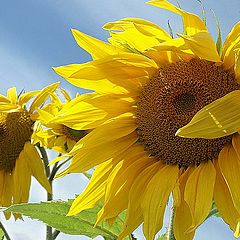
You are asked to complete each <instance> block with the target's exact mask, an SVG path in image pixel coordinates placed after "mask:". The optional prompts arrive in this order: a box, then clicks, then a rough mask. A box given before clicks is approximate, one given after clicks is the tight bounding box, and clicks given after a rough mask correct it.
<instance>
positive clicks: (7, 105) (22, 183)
mask: <svg viewBox="0 0 240 240" xmlns="http://www.w3.org/2000/svg"><path fill="white" fill-rule="evenodd" d="M57 86H58V83H56V84H52V85H50V86H48V87H46V88H44V89H43V90H41V91H32V92H27V93H24V94H21V95H20V96H19V97H18V95H17V91H16V88H15V87H13V88H10V89H8V91H7V96H6V97H5V96H3V95H0V152H1V156H0V179H1V181H0V191H1V195H0V205H1V206H4V207H6V206H9V205H11V204H18V203H24V202H27V201H28V198H29V190H30V185H31V176H33V177H35V178H36V179H37V181H38V182H39V183H40V184H41V185H42V186H43V187H44V188H45V189H46V190H47V191H48V192H49V193H50V192H51V186H50V184H49V181H48V179H47V177H46V175H45V171H44V166H43V163H42V160H41V157H40V156H39V153H38V151H37V149H36V148H35V147H34V145H32V143H31V136H32V134H33V131H34V130H33V129H34V123H35V120H36V117H37V113H36V109H37V108H38V107H39V106H40V105H41V104H42V103H43V102H44V101H45V100H46V99H47V98H48V97H49V94H50V93H52V92H53V91H55V90H56V88H57ZM34 97H35V98H34ZM32 98H34V99H33V100H32V103H31V104H30V106H27V105H29V104H28V102H29V101H30V100H31V99H32ZM16 216H17V215H16ZM16 216H15V217H16ZM6 217H7V218H9V217H10V214H6ZM17 217H19V216H17Z"/></svg>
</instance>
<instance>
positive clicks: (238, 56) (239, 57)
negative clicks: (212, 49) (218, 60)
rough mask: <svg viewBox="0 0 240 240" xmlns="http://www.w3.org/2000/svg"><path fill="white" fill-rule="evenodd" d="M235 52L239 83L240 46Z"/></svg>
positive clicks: (235, 69)
mask: <svg viewBox="0 0 240 240" xmlns="http://www.w3.org/2000/svg"><path fill="white" fill-rule="evenodd" d="M234 52H235V66H234V72H235V77H236V79H237V81H238V83H239V82H240V46H239V48H238V49H236V50H235V51H234Z"/></svg>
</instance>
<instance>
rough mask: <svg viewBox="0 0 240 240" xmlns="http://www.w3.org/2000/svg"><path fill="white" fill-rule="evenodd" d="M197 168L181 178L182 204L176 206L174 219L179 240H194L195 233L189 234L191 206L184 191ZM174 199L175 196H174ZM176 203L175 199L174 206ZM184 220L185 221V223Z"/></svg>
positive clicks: (187, 171) (191, 168)
mask: <svg viewBox="0 0 240 240" xmlns="http://www.w3.org/2000/svg"><path fill="white" fill-rule="evenodd" d="M194 169H195V167H189V168H188V169H187V170H186V171H185V172H184V173H183V174H182V175H181V176H180V179H179V187H180V198H181V201H180V204H179V205H177V206H176V212H175V217H174V224H173V229H174V236H175V238H176V239H178V240H192V239H193V236H194V233H195V231H192V232H187V230H188V229H189V227H190V226H191V225H192V215H191V211H190V208H189V206H188V205H187V203H186V202H185V200H184V191H185V186H186V182H187V180H188V178H189V176H190V175H191V173H192V172H193V170H194ZM173 197H174V195H173ZM175 202H176V199H175V197H174V205H176V204H175ZM183 218H184V221H183Z"/></svg>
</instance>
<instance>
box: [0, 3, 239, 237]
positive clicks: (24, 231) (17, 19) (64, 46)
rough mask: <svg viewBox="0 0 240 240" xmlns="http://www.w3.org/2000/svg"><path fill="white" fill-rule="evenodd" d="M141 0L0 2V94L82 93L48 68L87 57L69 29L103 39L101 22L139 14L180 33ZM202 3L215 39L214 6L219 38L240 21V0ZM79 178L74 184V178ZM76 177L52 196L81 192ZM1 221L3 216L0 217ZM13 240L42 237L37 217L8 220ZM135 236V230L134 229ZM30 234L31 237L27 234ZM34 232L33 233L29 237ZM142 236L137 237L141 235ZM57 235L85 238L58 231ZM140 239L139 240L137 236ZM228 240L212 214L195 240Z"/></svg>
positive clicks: (175, 20) (167, 16) (195, 6)
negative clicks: (46, 89)
mask: <svg viewBox="0 0 240 240" xmlns="http://www.w3.org/2000/svg"><path fill="white" fill-rule="evenodd" d="M144 2H145V1H144V0H101V1H100V0H87V1H84V0H67V1H66V0H55V1H53V0H21V1H17V0H15V1H13V0H11V1H7V0H3V1H1V8H0V43H1V44H0V56H1V57H0V81H1V83H2V87H1V93H2V94H5V92H6V89H8V88H9V87H11V86H17V88H18V89H19V91H20V90H21V89H23V88H24V89H25V90H27V91H28V90H32V89H40V88H42V87H43V86H46V85H47V84H50V83H53V82H55V81H61V85H62V87H64V88H66V89H67V90H68V91H70V93H71V94H72V96H74V95H75V93H76V91H80V92H81V90H80V89H77V88H75V87H73V86H72V85H70V84H68V83H67V82H66V81H65V80H63V79H61V78H60V77H58V76H57V75H56V74H55V73H54V72H53V70H52V69H51V67H53V66H59V65H65V64H70V63H76V62H78V63H79V62H86V61H88V60H90V57H89V55H88V54H87V53H86V52H84V51H83V50H82V49H80V48H79V47H78V46H77V44H76V43H75V41H74V39H73V37H72V35H71V31H70V29H71V28H76V29H78V30H80V31H83V32H85V33H87V34H89V35H92V36H94V37H97V38H99V39H102V40H105V41H106V40H107V36H108V35H107V33H106V32H105V31H104V30H102V28H101V27H102V25H103V24H105V23H106V22H109V21H115V20H118V19H121V18H124V17H141V18H145V19H147V20H150V21H153V22H155V23H157V24H159V25H161V26H162V27H164V28H166V29H167V21H168V20H170V22H171V25H172V26H173V29H174V31H175V32H181V29H182V28H181V24H180V23H181V21H180V18H179V17H178V16H176V15H174V14H172V13H169V12H167V11H165V10H161V9H158V8H156V7H153V6H149V5H146V4H145V3H144ZM179 2H180V4H181V6H182V8H184V9H185V10H188V11H191V12H194V13H197V14H200V13H201V7H200V4H199V3H198V1H197V0H185V1H184V0H182V1H179ZM205 2H206V4H205V5H206V11H207V23H208V27H209V29H210V31H211V33H212V35H213V37H214V38H216V33H217V29H216V25H215V19H214V17H213V14H212V13H211V11H210V9H213V10H214V12H215V14H216V16H217V17H218V19H219V22H220V26H221V30H222V34H223V39H225V37H226V35H227V34H228V32H229V31H230V30H231V28H232V27H233V25H234V24H235V23H236V22H237V21H239V20H240V3H239V0H228V1H226V0H218V1H216V0H208V1H205ZM73 181H74V182H78V184H75V185H73V184H72V182H73ZM86 183H87V182H86V180H85V179H83V178H82V177H81V176H80V175H71V176H68V177H66V178H65V179H59V180H57V181H56V183H55V184H54V188H55V189H56V190H55V192H56V194H55V199H58V198H62V199H67V198H70V197H73V196H74V195H75V194H77V193H80V192H81V191H82V189H83V188H84V186H85V185H86ZM31 193H32V194H31V201H33V202H37V201H43V200H45V193H44V192H43V191H42V189H41V188H40V186H39V185H38V184H36V183H35V182H34V183H33V188H32V191H31ZM3 221H4V220H3ZM5 225H6V226H7V228H8V230H9V233H10V235H11V236H12V239H13V240H22V239H25V240H28V239H29V240H30V239H36V238H35V236H38V237H37V239H44V230H45V229H44V227H43V225H42V224H40V223H38V222H37V221H30V220H25V222H20V221H17V222H14V221H8V222H7V223H5ZM138 234H139V231H138ZM31 236H32V237H31ZM33 236H34V237H33ZM139 236H140V235H139ZM58 239H60V240H61V239H62V240H65V239H69V240H74V239H83V238H82V237H76V236H72V237H70V236H67V235H60V236H59V238H58ZM139 239H143V237H141V236H140V238H139ZM203 239H204V240H226V239H228V240H232V239H235V238H234V237H233V234H232V232H231V231H230V230H229V229H228V227H227V226H226V225H225V224H224V223H223V222H222V220H221V219H217V218H212V219H209V220H208V221H207V222H206V223H204V224H203V225H202V226H201V227H200V228H199V230H198V231H197V234H196V236H195V240H203Z"/></svg>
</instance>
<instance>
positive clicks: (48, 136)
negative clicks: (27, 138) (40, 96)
mask: <svg viewBox="0 0 240 240" xmlns="http://www.w3.org/2000/svg"><path fill="white" fill-rule="evenodd" d="M60 90H61V92H62V93H63V96H64V98H65V101H66V102H65V103H63V102H62V100H60V98H59V97H58V96H56V95H52V96H51V98H52V102H51V103H49V104H47V105H46V106H44V107H43V108H42V109H39V110H38V114H39V117H38V121H39V122H38V126H37V127H36V131H35V133H34V136H33V138H34V143H35V144H36V143H39V144H40V146H43V147H47V148H49V149H52V150H55V151H57V152H59V153H66V152H69V151H70V150H72V148H73V146H74V145H75V144H76V142H78V141H79V140H80V139H81V138H82V137H84V136H85V135H86V133H87V132H86V131H82V130H75V129H72V128H70V127H67V126H66V125H64V124H61V123H56V124H55V123H53V124H49V122H50V121H51V120H52V119H53V118H54V117H55V116H56V115H58V112H59V111H64V109H65V108H64V105H65V104H66V103H68V102H70V100H71V97H70V96H69V94H68V93H67V91H66V90H64V89H60ZM77 100H78V96H77V97H76V101H77Z"/></svg>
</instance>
